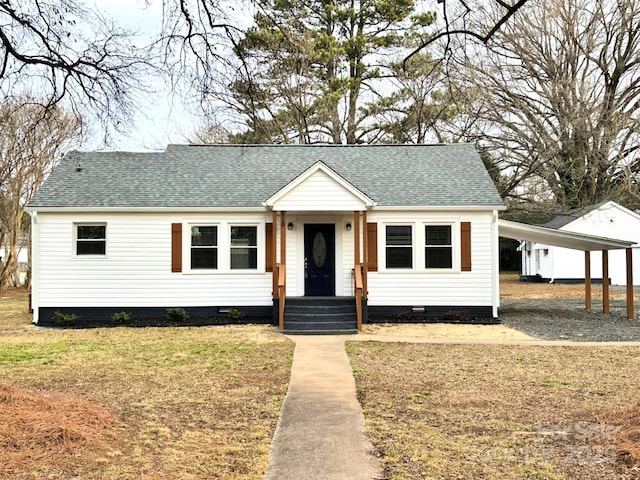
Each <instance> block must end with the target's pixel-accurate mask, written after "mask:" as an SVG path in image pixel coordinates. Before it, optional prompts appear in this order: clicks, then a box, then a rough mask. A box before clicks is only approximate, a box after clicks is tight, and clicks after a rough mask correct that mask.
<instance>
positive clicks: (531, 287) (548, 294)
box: [500, 272, 640, 301]
mask: <svg viewBox="0 0 640 480" xmlns="http://www.w3.org/2000/svg"><path fill="white" fill-rule="evenodd" d="M519 278H520V275H519V274H517V273H513V272H509V273H501V274H500V298H507V299H518V298H522V299H534V298H554V299H564V298H566V299H575V300H582V299H584V283H581V284H577V285H562V284H555V283H533V282H521V281H520V280H519ZM609 296H610V298H611V299H612V300H625V299H626V298H627V297H626V289H625V287H619V286H611V287H609ZM591 297H592V298H593V299H601V298H602V286H601V285H592V286H591ZM634 298H635V300H636V301H640V292H638V288H637V287H636V292H635V294H634Z"/></svg>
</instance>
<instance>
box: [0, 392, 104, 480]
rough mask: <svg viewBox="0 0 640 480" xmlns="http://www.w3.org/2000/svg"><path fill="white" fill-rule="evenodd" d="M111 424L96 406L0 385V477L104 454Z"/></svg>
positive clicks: (17, 474)
mask: <svg viewBox="0 0 640 480" xmlns="http://www.w3.org/2000/svg"><path fill="white" fill-rule="evenodd" d="M113 426H114V425H113V418H112V416H111V414H110V413H109V412H108V411H107V410H105V409H104V408H102V407H100V406H99V405H95V404H92V403H90V402H86V401H83V400H79V399H75V398H69V397H65V396H62V395H43V394H40V393H37V392H32V391H29V390H23V389H18V388H14V387H10V386H8V385H2V384H0V452H2V453H0V458H2V461H0V478H15V477H17V476H20V475H21V474H23V473H24V472H28V471H33V469H34V468H35V466H38V465H43V464H58V465H65V464H69V463H70V462H69V458H73V457H83V456H84V457H87V458H88V457H89V456H91V455H97V454H99V453H104V452H107V451H108V450H109V447H108V442H107V439H106V432H107V430H108V429H110V428H113Z"/></svg>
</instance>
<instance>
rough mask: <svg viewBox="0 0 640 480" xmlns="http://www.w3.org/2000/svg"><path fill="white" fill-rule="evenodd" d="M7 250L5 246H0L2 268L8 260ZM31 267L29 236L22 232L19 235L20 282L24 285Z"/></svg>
mask: <svg viewBox="0 0 640 480" xmlns="http://www.w3.org/2000/svg"><path fill="white" fill-rule="evenodd" d="M6 255H7V254H6V252H5V249H4V247H3V246H0V268H1V265H2V264H3V262H4V261H5V260H6V258H7V256H6ZM28 269H29V237H28V236H26V235H24V234H21V235H20V237H18V283H19V284H20V285H24V283H25V281H26V280H27V270H28Z"/></svg>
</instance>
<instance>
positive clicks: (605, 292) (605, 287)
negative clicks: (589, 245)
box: [602, 250, 611, 315]
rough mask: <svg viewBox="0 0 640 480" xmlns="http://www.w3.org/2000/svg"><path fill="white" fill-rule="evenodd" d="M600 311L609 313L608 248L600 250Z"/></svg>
mask: <svg viewBox="0 0 640 480" xmlns="http://www.w3.org/2000/svg"><path fill="white" fill-rule="evenodd" d="M602 312H603V313H605V314H607V315H608V314H609V313H611V308H610V305H609V250H603V251H602Z"/></svg>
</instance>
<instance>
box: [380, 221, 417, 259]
mask: <svg viewBox="0 0 640 480" xmlns="http://www.w3.org/2000/svg"><path fill="white" fill-rule="evenodd" d="M386 257H387V268H412V267H413V240H412V236H411V225H388V226H387V230H386Z"/></svg>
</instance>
